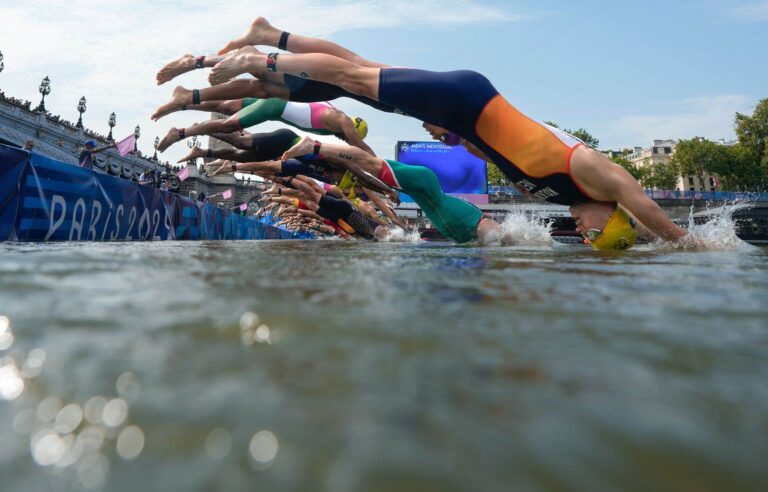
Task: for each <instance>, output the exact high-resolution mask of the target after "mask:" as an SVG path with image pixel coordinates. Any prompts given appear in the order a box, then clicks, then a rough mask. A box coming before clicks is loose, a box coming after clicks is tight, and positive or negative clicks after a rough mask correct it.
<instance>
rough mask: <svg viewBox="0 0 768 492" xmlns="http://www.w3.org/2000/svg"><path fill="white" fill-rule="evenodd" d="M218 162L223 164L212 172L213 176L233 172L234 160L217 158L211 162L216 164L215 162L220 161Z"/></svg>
mask: <svg viewBox="0 0 768 492" xmlns="http://www.w3.org/2000/svg"><path fill="white" fill-rule="evenodd" d="M218 162H221V165H219V166H218V167H217V168H216V170H215V171H213V172H212V173H211V176H217V175H219V174H227V173H231V172H232V161H225V160H222V159H217V160H215V161H213V162H211V164H215V163H218ZM206 167H207V166H206Z"/></svg>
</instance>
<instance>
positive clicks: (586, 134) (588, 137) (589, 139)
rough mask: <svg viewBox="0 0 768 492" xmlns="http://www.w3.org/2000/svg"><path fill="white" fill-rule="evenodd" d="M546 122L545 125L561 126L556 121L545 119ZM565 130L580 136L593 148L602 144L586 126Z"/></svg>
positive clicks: (580, 138) (577, 136) (579, 137)
mask: <svg viewBox="0 0 768 492" xmlns="http://www.w3.org/2000/svg"><path fill="white" fill-rule="evenodd" d="M544 124H545V125H549V126H553V127H555V128H560V125H558V124H557V123H555V122H554V121H545V122H544ZM563 131H564V132H565V133H570V134H571V135H573V136H574V137H576V138H578V139H579V140H581V141H582V142H584V143H585V144H587V147H589V148H591V149H596V148H597V146H598V145H600V140H598V139H596V138H595V137H593V136H592V134H591V133H589V132H588V131H587V130H585V129H584V128H579V129H578V130H569V129H567V128H566V129H565V130H563Z"/></svg>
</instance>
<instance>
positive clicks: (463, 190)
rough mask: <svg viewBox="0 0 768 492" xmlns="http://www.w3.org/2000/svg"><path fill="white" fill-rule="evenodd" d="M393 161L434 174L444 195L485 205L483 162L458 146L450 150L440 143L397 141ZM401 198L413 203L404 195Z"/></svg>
mask: <svg viewBox="0 0 768 492" xmlns="http://www.w3.org/2000/svg"><path fill="white" fill-rule="evenodd" d="M395 160H397V161H398V162H402V163H403V164H409V165H412V166H424V167H428V168H429V169H431V170H432V171H434V172H435V174H437V179H438V180H439V181H440V186H441V187H442V188H443V191H444V192H445V193H448V194H450V195H455V196H459V197H461V198H464V199H465V200H467V201H469V202H471V203H488V178H487V168H486V164H485V161H483V160H482V159H479V158H477V157H475V156H473V155H472V154H470V153H469V152H467V149H465V148H464V147H462V146H461V145H457V146H455V147H449V146H448V145H445V144H443V143H441V142H397V149H396V151H395ZM400 199H401V200H402V201H410V202H412V201H413V199H411V197H409V196H407V195H405V194H404V193H403V194H402V195H401V198H400Z"/></svg>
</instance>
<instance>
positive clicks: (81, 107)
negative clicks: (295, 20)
mask: <svg viewBox="0 0 768 492" xmlns="http://www.w3.org/2000/svg"><path fill="white" fill-rule="evenodd" d="M77 112H78V113H80V118H78V119H77V124H76V125H75V127H76V128H80V129H82V128H83V113H85V96H83V97H81V98H80V102H78V103H77Z"/></svg>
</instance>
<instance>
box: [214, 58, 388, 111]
mask: <svg viewBox="0 0 768 492" xmlns="http://www.w3.org/2000/svg"><path fill="white" fill-rule="evenodd" d="M266 66H267V56H266V55H265V54H262V53H253V52H244V53H240V52H238V53H237V54H235V55H234V56H231V57H229V58H227V59H225V60H222V61H221V63H219V64H217V65H216V66H215V67H213V70H211V74H210V75H209V77H208V80H209V81H210V82H211V85H218V84H221V83H223V82H226V81H228V80H230V79H232V78H234V77H236V76H238V75H240V74H242V73H246V72H253V71H257V70H263V69H264V68H265V67H266ZM277 70H279V71H280V72H283V73H287V74H290V75H295V76H297V77H302V78H306V79H311V80H319V81H320V82H326V83H328V84H332V85H336V86H339V87H341V88H342V89H344V90H346V91H348V92H351V93H352V94H357V95H359V96H364V97H367V98H369V99H373V100H375V101H378V100H379V96H378V93H379V71H380V69H379V68H375V67H363V66H361V65H357V64H355V63H352V62H349V61H347V60H344V59H342V58H338V57H335V56H331V55H324V54H320V53H312V54H304V55H291V54H284V55H280V56H279V58H278V61H277Z"/></svg>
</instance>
